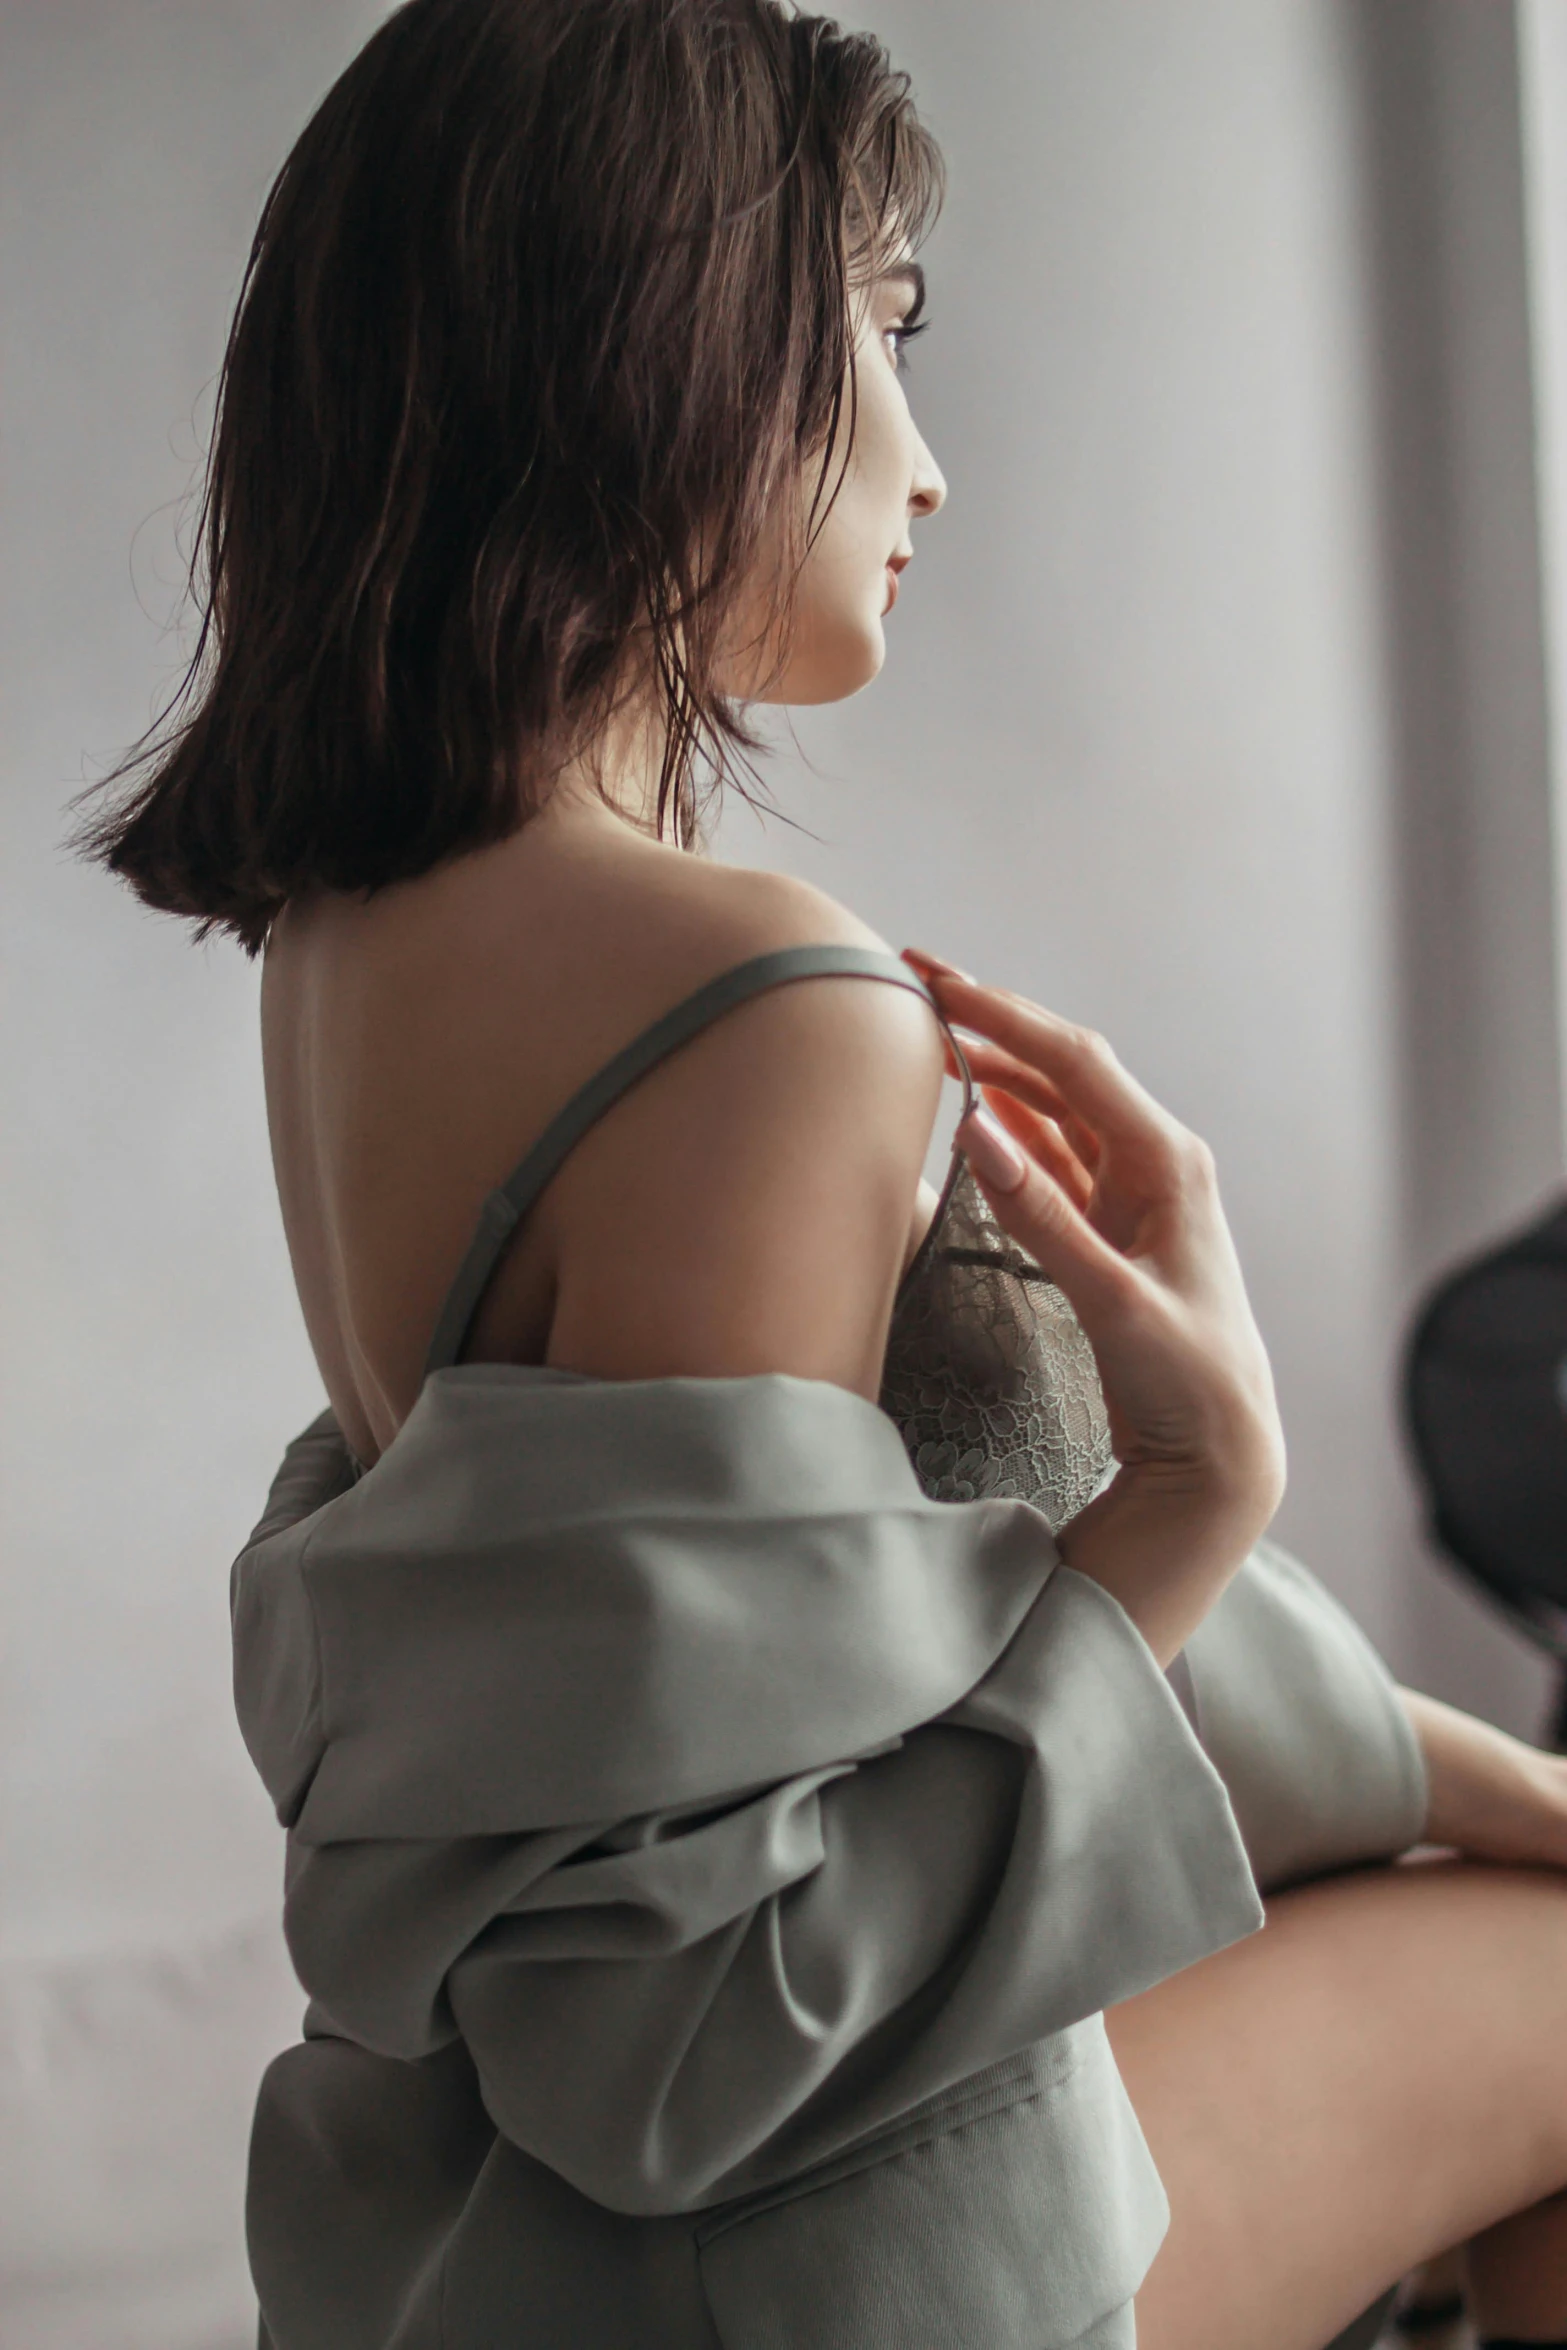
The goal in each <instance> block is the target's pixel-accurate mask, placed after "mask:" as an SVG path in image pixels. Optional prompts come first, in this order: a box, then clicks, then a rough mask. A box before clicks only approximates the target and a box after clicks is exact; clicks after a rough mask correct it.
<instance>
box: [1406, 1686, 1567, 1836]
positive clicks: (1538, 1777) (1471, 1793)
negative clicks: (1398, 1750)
mask: <svg viewBox="0 0 1567 2350" xmlns="http://www.w3.org/2000/svg"><path fill="white" fill-rule="evenodd" d="M1398 1695H1399V1700H1400V1702H1401V1704H1402V1705H1403V1708H1404V1711H1405V1713H1406V1714H1407V1715H1408V1717H1409V1720H1410V1722H1411V1723H1412V1724H1413V1726H1414V1731H1415V1735H1416V1737H1417V1738H1418V1739H1419V1741H1420V1748H1421V1752H1422V1754H1423V1755H1424V1757H1425V1765H1426V1775H1427V1778H1428V1780H1429V1783H1430V1805H1429V1809H1428V1812H1427V1815H1426V1822H1425V1829H1424V1833H1423V1838H1422V1841H1423V1842H1425V1843H1428V1844H1443V1845H1448V1846H1451V1847H1452V1848H1453V1849H1454V1850H1455V1851H1458V1852H1464V1853H1468V1854H1470V1855H1471V1856H1472V1857H1473V1858H1475V1859H1478V1860H1498V1861H1512V1862H1521V1863H1525V1864H1533V1865H1535V1866H1538V1867H1542V1868H1567V1756H1564V1755H1559V1754H1546V1753H1543V1752H1542V1751H1541V1750H1540V1748H1538V1747H1536V1746H1529V1745H1527V1744H1526V1743H1525V1742H1524V1740H1523V1739H1521V1738H1514V1737H1512V1736H1510V1735H1509V1733H1508V1732H1507V1731H1506V1730H1498V1729H1497V1728H1495V1726H1494V1725H1493V1724H1492V1723H1490V1722H1482V1721H1480V1720H1478V1719H1477V1718H1476V1716H1475V1715H1473V1714H1466V1713H1464V1712H1462V1711H1461V1710H1460V1708H1459V1707H1457V1706H1455V1705H1445V1704H1444V1703H1443V1701H1442V1700H1441V1699H1440V1698H1439V1697H1427V1696H1426V1695H1425V1694H1424V1692H1423V1691H1422V1690H1419V1689H1406V1688H1404V1687H1402V1686H1400V1687H1399V1691H1398Z"/></svg>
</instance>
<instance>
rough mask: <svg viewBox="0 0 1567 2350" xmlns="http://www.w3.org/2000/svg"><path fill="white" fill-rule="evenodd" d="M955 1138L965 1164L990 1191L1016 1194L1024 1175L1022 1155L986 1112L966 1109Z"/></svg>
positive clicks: (1002, 1129)
mask: <svg viewBox="0 0 1567 2350" xmlns="http://www.w3.org/2000/svg"><path fill="white" fill-rule="evenodd" d="M957 1138H958V1141H959V1143H960V1144H961V1146H962V1150H963V1155H964V1157H965V1158H966V1159H967V1160H968V1163H969V1165H970V1166H971V1167H972V1168H973V1170H974V1172H975V1174H976V1175H978V1176H979V1177H980V1178H981V1180H982V1181H983V1182H986V1183H988V1184H989V1185H990V1188H991V1189H992V1191H1016V1189H1017V1187H1018V1185H1019V1184H1020V1183H1021V1182H1022V1180H1023V1176H1024V1172H1025V1170H1024V1166H1023V1154H1022V1152H1021V1151H1020V1150H1019V1149H1018V1147H1017V1144H1016V1143H1015V1142H1014V1141H1013V1140H1012V1137H1011V1135H1010V1134H1008V1132H1007V1130H1006V1128H1005V1127H1004V1126H1003V1125H1001V1124H1000V1123H999V1121H998V1120H997V1119H995V1118H993V1117H992V1116H991V1114H990V1112H989V1111H988V1110H987V1109H985V1108H983V1107H980V1108H978V1109H974V1110H970V1112H969V1114H968V1116H967V1117H966V1118H965V1119H964V1120H963V1123H962V1124H961V1125H960V1126H959V1128H958V1137H957Z"/></svg>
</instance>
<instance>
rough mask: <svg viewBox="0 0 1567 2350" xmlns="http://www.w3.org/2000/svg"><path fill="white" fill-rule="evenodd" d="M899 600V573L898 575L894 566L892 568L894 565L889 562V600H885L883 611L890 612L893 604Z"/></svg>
mask: <svg viewBox="0 0 1567 2350" xmlns="http://www.w3.org/2000/svg"><path fill="white" fill-rule="evenodd" d="M897 600H898V575H897V573H896V572H895V571H894V570H893V568H892V565H891V564H890V563H889V564H888V566H887V601H886V602H885V604H883V606H882V610H883V612H890V611H891V610H892V607H893V605H894V604H895V603H896V602H897Z"/></svg>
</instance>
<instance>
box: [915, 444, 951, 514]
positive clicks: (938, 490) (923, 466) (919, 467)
mask: <svg viewBox="0 0 1567 2350" xmlns="http://www.w3.org/2000/svg"><path fill="white" fill-rule="evenodd" d="M946 502H947V485H946V482H945V480H944V479H943V477H942V471H941V467H940V466H939V465H938V464H937V463H936V460H935V458H934V457H933V456H932V455H931V453H930V451H929V449H927V448H926V446H925V443H924V442H923V441H920V442H918V443H917V446H916V451H915V458H914V479H913V481H912V482H911V484H910V485H909V513H910V516H911V517H912V516H914V515H922V516H923V515H926V514H939V513H940V511H941V509H942V507H943V506H944V505H945V504H946Z"/></svg>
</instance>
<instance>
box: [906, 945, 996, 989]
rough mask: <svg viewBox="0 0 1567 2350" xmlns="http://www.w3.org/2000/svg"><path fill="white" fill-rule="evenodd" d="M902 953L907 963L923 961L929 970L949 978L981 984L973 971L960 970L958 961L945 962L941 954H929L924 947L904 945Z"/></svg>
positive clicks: (972, 985) (974, 985) (970, 984)
mask: <svg viewBox="0 0 1567 2350" xmlns="http://www.w3.org/2000/svg"><path fill="white" fill-rule="evenodd" d="M901 953H902V956H903V960H904V961H905V962H906V963H922V964H923V965H924V967H925V969H926V970H927V971H940V972H942V973H943V974H944V975H945V976H946V977H947V978H949V979H966V980H967V982H968V984H969V986H970V987H977V986H978V985H979V982H978V980H977V979H976V978H975V977H974V974H973V972H972V971H960V970H959V969H958V967H957V965H956V963H944V962H943V961H942V959H941V957H940V956H939V955H927V954H926V952H925V949H924V948H923V947H904V948H902V949H901Z"/></svg>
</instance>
